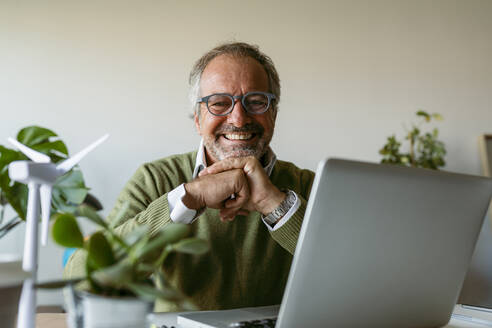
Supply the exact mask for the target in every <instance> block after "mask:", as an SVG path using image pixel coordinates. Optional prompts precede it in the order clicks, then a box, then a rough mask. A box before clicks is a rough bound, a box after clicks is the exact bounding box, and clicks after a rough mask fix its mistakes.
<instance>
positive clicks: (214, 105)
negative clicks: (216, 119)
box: [207, 93, 269, 115]
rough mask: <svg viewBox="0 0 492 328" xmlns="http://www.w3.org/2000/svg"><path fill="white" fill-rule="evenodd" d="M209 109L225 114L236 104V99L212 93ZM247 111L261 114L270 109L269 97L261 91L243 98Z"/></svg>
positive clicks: (213, 112)
mask: <svg viewBox="0 0 492 328" xmlns="http://www.w3.org/2000/svg"><path fill="white" fill-rule="evenodd" d="M207 105H208V109H209V110H210V111H211V112H212V114H216V115H223V114H225V113H227V112H228V111H229V110H230V109H231V108H232V107H233V106H234V99H233V98H232V97H231V96H228V95H212V96H210V98H208V102H207ZM243 106H244V107H245V109H246V111H248V112H249V113H253V114H256V113H258V114H260V113H263V112H265V111H266V110H267V109H268V106H269V103H268V97H267V96H266V95H264V94H261V93H251V94H248V95H247V96H246V97H244V98H243Z"/></svg>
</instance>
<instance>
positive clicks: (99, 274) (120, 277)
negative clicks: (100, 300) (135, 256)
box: [91, 261, 133, 288]
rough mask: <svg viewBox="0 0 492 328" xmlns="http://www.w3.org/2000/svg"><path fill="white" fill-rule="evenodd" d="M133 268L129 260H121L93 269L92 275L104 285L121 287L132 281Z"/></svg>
mask: <svg viewBox="0 0 492 328" xmlns="http://www.w3.org/2000/svg"><path fill="white" fill-rule="evenodd" d="M132 268H133V267H132V265H131V263H129V262H128V261H121V262H117V263H116V264H113V265H112V266H109V267H107V268H104V269H100V270H95V271H93V272H92V274H91V277H92V278H93V279H94V281H96V282H97V283H98V284H100V285H102V286H108V287H115V288H119V287H122V286H126V285H127V284H128V283H129V282H131V281H132V273H133V270H132Z"/></svg>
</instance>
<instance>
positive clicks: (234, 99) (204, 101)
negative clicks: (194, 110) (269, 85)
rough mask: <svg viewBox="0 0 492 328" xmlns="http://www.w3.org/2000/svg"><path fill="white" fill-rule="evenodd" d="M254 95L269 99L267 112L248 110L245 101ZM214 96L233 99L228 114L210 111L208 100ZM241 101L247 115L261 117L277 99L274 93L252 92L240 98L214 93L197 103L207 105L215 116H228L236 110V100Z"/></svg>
mask: <svg viewBox="0 0 492 328" xmlns="http://www.w3.org/2000/svg"><path fill="white" fill-rule="evenodd" d="M252 94H254V95H255V94H256V95H257V94H260V95H263V96H266V97H267V99H268V103H267V106H266V107H265V110H263V111H262V112H250V111H249V110H248V107H247V106H246V104H245V103H244V99H245V98H246V97H247V96H249V95H252ZM213 96H227V97H229V98H231V99H232V105H231V108H229V109H228V110H227V111H226V112H224V113H223V114H215V113H212V111H211V110H210V108H209V107H208V100H209V99H210V97H213ZM239 99H240V100H241V104H242V105H243V108H244V110H246V112H247V113H249V114H253V115H260V114H263V113H265V112H266V111H267V110H268V109H269V108H270V105H271V104H272V102H273V101H275V100H277V97H275V95H274V94H273V93H269V92H263V91H250V92H247V93H245V94H244V95H240V96H233V95H231V94H229V93H213V94H211V95H208V96H206V97H202V98H200V99H198V100H197V101H196V103H197V104H199V103H205V105H206V106H207V110H208V112H209V113H210V114H212V115H214V116H226V115H229V114H230V113H231V112H232V110H233V109H234V106H235V105H236V100H239Z"/></svg>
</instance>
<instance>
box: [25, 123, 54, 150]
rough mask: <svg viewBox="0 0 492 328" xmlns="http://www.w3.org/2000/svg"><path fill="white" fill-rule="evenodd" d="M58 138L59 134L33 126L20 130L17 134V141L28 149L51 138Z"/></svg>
mask: <svg viewBox="0 0 492 328" xmlns="http://www.w3.org/2000/svg"><path fill="white" fill-rule="evenodd" d="M56 136H57V134H56V133H54V132H53V131H51V130H49V129H46V128H43V127H40V126H36V125H32V126H27V127H25V128H23V129H22V130H20V131H19V133H18V134H17V140H19V142H21V143H23V144H24V145H26V146H28V147H32V146H34V145H37V144H39V143H42V142H45V141H47V140H48V139H49V138H50V137H56Z"/></svg>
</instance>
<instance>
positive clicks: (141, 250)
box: [41, 204, 208, 308]
mask: <svg viewBox="0 0 492 328" xmlns="http://www.w3.org/2000/svg"><path fill="white" fill-rule="evenodd" d="M127 208H128V205H127V204H126V205H125V206H123V208H122V210H121V211H120V212H119V214H118V215H117V217H116V218H115V219H114V220H113V221H111V222H110V223H108V222H106V221H105V220H104V219H103V218H102V217H101V216H99V214H97V213H96V211H94V210H93V209H92V208H91V207H90V206H87V205H81V206H80V207H79V208H78V209H77V211H76V213H75V215H74V214H71V213H63V214H62V213H59V214H57V215H56V217H55V218H54V220H55V221H54V224H53V229H52V233H53V239H54V240H55V242H56V243H57V244H59V245H61V246H64V247H75V248H78V249H80V250H82V252H84V253H85V254H86V261H85V276H84V277H82V278H81V279H76V280H75V281H66V280H65V281H58V282H51V283H47V284H42V285H41V287H45V288H46V287H61V286H63V285H66V284H70V283H74V282H77V283H78V282H85V287H86V288H88V291H89V292H92V293H94V294H98V295H103V296H111V297H115V296H137V297H139V298H142V299H144V300H148V301H153V300H155V299H156V298H161V299H165V300H172V301H175V302H177V303H179V304H181V306H182V307H184V308H186V307H187V306H186V304H187V302H186V299H185V297H183V295H181V294H180V293H179V292H178V291H176V290H174V289H173V288H171V287H170V286H169V285H168V284H167V282H166V279H165V276H164V272H163V270H162V267H163V264H164V261H165V260H166V258H167V256H168V255H169V254H170V253H172V252H179V253H186V254H203V253H205V252H206V251H208V244H207V243H206V242H205V241H204V240H201V239H198V238H187V236H188V235H189V232H190V227H189V225H185V224H169V225H167V226H166V227H164V228H163V229H161V230H160V231H158V232H157V233H156V234H155V235H154V236H152V237H150V235H149V231H148V227H147V226H145V225H142V226H140V227H138V228H137V229H135V230H133V231H132V232H131V233H130V234H128V235H127V236H125V237H120V236H118V235H117V234H116V233H115V230H114V229H115V227H116V226H117V225H118V224H119V222H120V221H121V220H122V218H123V216H124V213H125V212H126V209H127ZM76 216H77V217H85V218H87V219H89V220H90V221H92V222H94V223H95V224H97V225H98V226H99V227H100V228H101V230H100V231H98V232H96V233H94V234H92V235H91V236H90V238H89V239H87V240H84V238H83V236H82V233H81V231H80V228H79V225H78V223H77V220H76Z"/></svg>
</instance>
